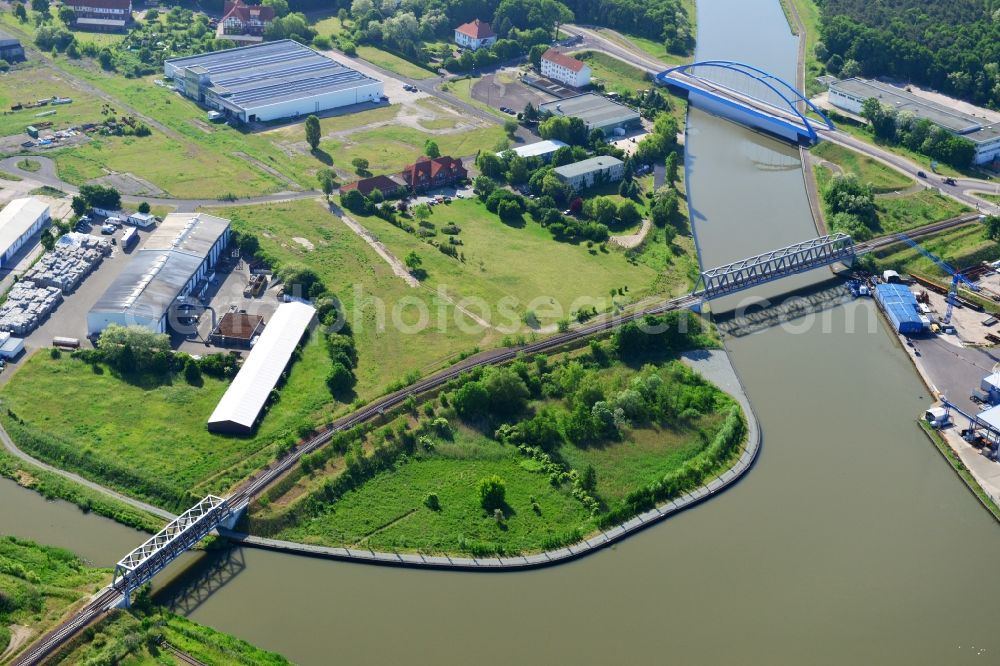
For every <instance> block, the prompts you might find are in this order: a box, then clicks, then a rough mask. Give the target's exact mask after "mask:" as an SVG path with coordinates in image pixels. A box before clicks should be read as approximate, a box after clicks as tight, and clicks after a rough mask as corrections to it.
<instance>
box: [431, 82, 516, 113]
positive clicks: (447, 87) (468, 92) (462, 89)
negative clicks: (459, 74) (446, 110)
mask: <svg viewBox="0 0 1000 666" xmlns="http://www.w3.org/2000/svg"><path fill="white" fill-rule="evenodd" d="M480 78H481V77H478V76H467V77H465V78H461V79H457V80H455V81H448V82H447V83H442V84H441V88H440V89H441V92H446V93H451V94H452V95H454V96H455V97H457V98H458V99H460V100H462V101H463V102H465V103H466V104H471V105H472V106H474V107H476V108H478V109H481V110H483V111H485V112H487V113H492V114H493V115H494V116H496V117H498V118H503V119H504V120H510V116H508V115H507V114H505V113H503V112H502V111H501V110H500V109H498V108H494V107H492V106H490V105H488V104H485V103H483V102H480V101H479V100H478V99H473V97H472V89H473V88H474V87H475V85H476V83H478V82H479V79H480ZM498 105H499V103H498Z"/></svg>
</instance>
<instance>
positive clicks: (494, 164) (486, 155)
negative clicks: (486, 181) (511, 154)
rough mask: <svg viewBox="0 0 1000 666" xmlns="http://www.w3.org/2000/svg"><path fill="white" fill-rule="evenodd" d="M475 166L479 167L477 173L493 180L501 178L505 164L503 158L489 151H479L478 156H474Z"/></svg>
mask: <svg viewBox="0 0 1000 666" xmlns="http://www.w3.org/2000/svg"><path fill="white" fill-rule="evenodd" d="M476 167H478V168H479V173H481V174H482V175H484V176H487V177H489V178H492V179H493V180H500V179H501V178H503V174H504V170H505V166H504V163H503V160H501V159H500V158H499V157H497V156H496V155H494V154H493V153H490V152H482V153H479V157H477V158H476Z"/></svg>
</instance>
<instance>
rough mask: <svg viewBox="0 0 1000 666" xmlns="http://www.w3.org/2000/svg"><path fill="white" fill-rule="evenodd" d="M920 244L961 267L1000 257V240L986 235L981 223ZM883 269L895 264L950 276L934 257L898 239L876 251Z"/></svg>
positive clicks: (899, 267)
mask: <svg viewBox="0 0 1000 666" xmlns="http://www.w3.org/2000/svg"><path fill="white" fill-rule="evenodd" d="M920 246H921V247H923V248H924V249H925V250H927V251H929V252H932V253H934V254H936V255H937V256H939V257H941V258H942V259H944V260H945V261H947V262H948V263H949V264H950V265H951V266H953V267H954V268H956V269H957V270H964V269H967V268H970V267H972V266H976V265H978V264H979V263H981V262H983V261H996V260H997V259H1000V243H997V242H995V241H991V240H988V239H986V238H985V237H984V236H983V227H982V225H980V224H970V225H968V226H965V227H960V228H958V229H951V230H949V231H945V232H943V233H940V234H936V235H934V236H930V237H927V238H921V239H920ZM874 256H875V264H876V267H877V269H878V270H879V271H883V270H885V269H888V268H891V269H893V270H896V271H899V272H900V273H918V274H920V275H926V276H929V277H932V278H933V277H937V278H941V279H946V278H947V276H946V275H945V274H944V272H943V271H942V270H941V269H940V268H939V267H938V266H937V264H935V263H934V262H933V261H931V260H930V259H928V258H927V257H925V256H924V255H922V254H920V252H918V251H917V250H916V249H915V248H912V247H910V246H909V245H905V244H903V243H897V244H895V245H892V246H890V247H888V248H886V249H884V250H879V251H878V252H875V253H874Z"/></svg>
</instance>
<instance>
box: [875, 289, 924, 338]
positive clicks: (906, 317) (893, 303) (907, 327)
mask: <svg viewBox="0 0 1000 666" xmlns="http://www.w3.org/2000/svg"><path fill="white" fill-rule="evenodd" d="M875 299H876V300H877V301H878V303H879V305H881V306H882V311H883V312H885V316H886V317H888V318H889V322H890V323H891V324H892V327H893V328H894V329H896V332H897V333H899V334H901V335H917V334H919V333H923V332H924V329H925V321H924V319H922V318H921V316H920V309H919V308H918V307H917V299H916V297H915V296H914V295H913V292H912V291H910V289H909V288H908V287H907V286H906V285H905V284H880V285H877V286H876V287H875Z"/></svg>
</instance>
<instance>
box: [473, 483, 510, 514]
mask: <svg viewBox="0 0 1000 666" xmlns="http://www.w3.org/2000/svg"><path fill="white" fill-rule="evenodd" d="M506 496H507V484H505V483H504V480H503V479H502V478H500V476H498V475H497V474H493V475H491V476H487V477H486V478H483V479H480V480H479V503H480V504H481V505H482V507H483V508H484V509H486V510H487V511H494V510H497V511H499V510H501V508H502V507H503V505H504V502H505V500H506Z"/></svg>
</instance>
